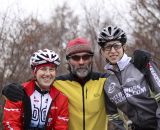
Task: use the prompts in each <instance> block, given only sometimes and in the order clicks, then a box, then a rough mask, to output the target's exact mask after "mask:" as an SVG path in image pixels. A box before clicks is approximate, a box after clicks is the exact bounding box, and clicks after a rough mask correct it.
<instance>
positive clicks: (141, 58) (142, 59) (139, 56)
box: [132, 50, 151, 72]
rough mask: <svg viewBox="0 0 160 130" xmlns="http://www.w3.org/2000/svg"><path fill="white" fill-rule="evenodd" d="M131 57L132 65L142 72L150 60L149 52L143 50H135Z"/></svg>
mask: <svg viewBox="0 0 160 130" xmlns="http://www.w3.org/2000/svg"><path fill="white" fill-rule="evenodd" d="M132 58H133V59H132V63H133V64H134V66H135V67H136V68H137V69H139V70H140V71H141V72H143V71H144V70H145V68H146V67H147V64H148V63H149V61H150V60H151V54H150V53H149V52H147V51H144V50H135V51H134V53H133V57H132Z"/></svg>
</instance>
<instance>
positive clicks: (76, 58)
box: [69, 54, 93, 61]
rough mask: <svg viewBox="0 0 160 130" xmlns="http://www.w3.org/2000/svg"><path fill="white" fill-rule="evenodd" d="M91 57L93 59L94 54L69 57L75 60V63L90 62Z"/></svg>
mask: <svg viewBox="0 0 160 130" xmlns="http://www.w3.org/2000/svg"><path fill="white" fill-rule="evenodd" d="M91 57H93V54H85V55H81V56H80V55H72V56H69V58H70V59H72V60H74V61H80V60H81V59H82V60H84V61H87V60H89V59H90V58H91Z"/></svg>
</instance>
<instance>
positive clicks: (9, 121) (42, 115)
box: [3, 49, 68, 130]
mask: <svg viewBox="0 0 160 130" xmlns="http://www.w3.org/2000/svg"><path fill="white" fill-rule="evenodd" d="M59 64H60V58H59V55H58V54H56V53H55V52H54V51H52V50H48V49H44V50H38V51H37V52H35V53H33V55H32V56H31V58H30V65H31V68H32V70H33V76H34V78H33V79H32V80H30V81H28V82H25V83H23V84H22V87H18V84H15V83H12V84H10V87H15V86H17V87H18V88H23V90H21V92H22V94H21V95H22V97H19V99H21V98H23V100H19V101H16V102H12V101H11V100H8V99H7V100H6V104H5V107H4V120H3V125H4V129H5V130H11V129H13V130H53V129H54V130H68V98H67V97H66V96H65V95H64V94H62V93H61V92H60V91H59V90H57V89H56V88H55V87H54V86H53V82H54V79H55V76H56V70H57V66H59Z"/></svg>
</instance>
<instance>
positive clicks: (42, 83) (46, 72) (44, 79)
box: [35, 66, 56, 90]
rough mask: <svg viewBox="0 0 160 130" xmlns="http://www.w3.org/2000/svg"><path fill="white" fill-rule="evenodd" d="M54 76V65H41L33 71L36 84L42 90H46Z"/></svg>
mask: <svg viewBox="0 0 160 130" xmlns="http://www.w3.org/2000/svg"><path fill="white" fill-rule="evenodd" d="M55 76H56V67H55V66H42V67H40V68H39V69H38V70H37V71H36V73H35V77H36V82H37V85H38V86H39V87H40V89H42V90H48V89H49V88H50V86H51V85H52V83H53V81H54V79H55Z"/></svg>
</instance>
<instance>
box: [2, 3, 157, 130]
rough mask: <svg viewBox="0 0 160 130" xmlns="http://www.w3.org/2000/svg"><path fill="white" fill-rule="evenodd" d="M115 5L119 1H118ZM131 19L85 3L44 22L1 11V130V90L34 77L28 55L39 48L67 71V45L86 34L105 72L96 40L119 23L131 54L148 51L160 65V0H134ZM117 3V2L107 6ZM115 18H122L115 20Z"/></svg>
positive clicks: (97, 63) (98, 65) (96, 63)
mask: <svg viewBox="0 0 160 130" xmlns="http://www.w3.org/2000/svg"><path fill="white" fill-rule="evenodd" d="M115 4H116V3H115ZM130 4H132V5H131V11H130V12H129V18H128V17H126V16H125V15H123V14H121V12H120V11H119V10H116V8H115V12H116V13H115V15H112V17H110V15H109V14H110V13H111V12H108V11H107V10H105V9H104V8H103V6H104V5H103V4H98V3H97V4H96V5H94V6H93V7H87V6H86V5H85V4H84V5H83V15H82V16H79V15H76V14H75V13H74V10H73V9H71V8H70V7H69V6H68V4H67V3H64V4H63V5H62V6H57V7H56V9H55V10H54V11H53V15H52V17H51V20H50V21H47V22H42V21H39V20H38V19H37V18H36V17H33V16H32V15H30V16H27V17H25V18H21V17H20V15H15V16H14V18H11V17H10V16H9V13H10V12H8V11H6V12H5V13H1V14H0V23H1V24H0V130H1V129H3V128H2V124H1V122H2V118H3V114H2V113H3V105H4V99H3V97H2V94H1V91H2V88H3V86H4V85H6V84H8V83H11V82H19V83H21V82H24V81H27V80H28V79H30V78H31V69H30V66H29V58H30V56H31V54H32V53H33V52H34V51H36V50H38V49H44V48H49V49H53V50H55V51H56V52H57V53H59V54H60V56H61V59H62V64H61V66H60V67H59V70H58V75H59V74H64V73H66V72H67V69H66V67H65V63H66V60H65V53H64V52H65V49H64V48H65V45H66V43H67V42H68V41H69V40H71V39H73V38H76V37H85V38H87V39H88V40H89V41H90V42H92V43H93V47H94V50H95V57H94V67H95V70H97V71H100V72H104V70H103V66H104V65H105V61H104V59H102V57H101V55H100V54H99V47H98V45H97V42H96V38H97V34H98V32H99V31H100V30H101V29H102V28H104V27H106V26H108V25H120V26H121V28H122V29H123V30H124V31H125V32H126V33H127V35H128V51H127V52H128V54H129V55H130V56H131V55H132V53H133V51H134V50H135V49H138V48H141V49H145V50H147V51H149V52H150V53H151V54H152V55H153V58H154V60H155V61H156V62H157V64H158V66H160V57H159V56H160V0H135V2H132V3H130ZM108 6H114V5H108ZM115 17H119V19H121V20H123V23H119V20H117V21H113V20H112V19H114V18H115Z"/></svg>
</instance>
